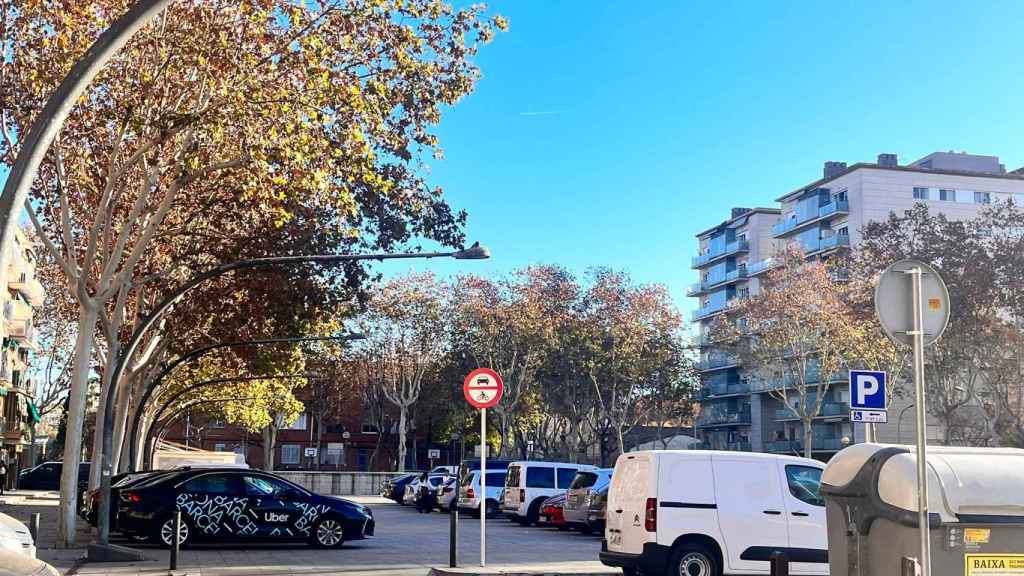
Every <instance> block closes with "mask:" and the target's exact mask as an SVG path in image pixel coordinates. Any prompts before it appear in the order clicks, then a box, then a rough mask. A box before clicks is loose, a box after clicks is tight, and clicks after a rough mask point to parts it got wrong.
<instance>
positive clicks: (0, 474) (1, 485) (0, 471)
mask: <svg viewBox="0 0 1024 576" xmlns="http://www.w3.org/2000/svg"><path fill="white" fill-rule="evenodd" d="M6 489H7V455H6V454H4V453H3V452H0V496H3V495H4V490H6Z"/></svg>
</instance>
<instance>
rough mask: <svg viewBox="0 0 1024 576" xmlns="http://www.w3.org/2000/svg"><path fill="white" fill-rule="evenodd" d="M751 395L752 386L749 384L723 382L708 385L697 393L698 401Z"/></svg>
mask: <svg viewBox="0 0 1024 576" xmlns="http://www.w3.org/2000/svg"><path fill="white" fill-rule="evenodd" d="M747 394H750V384H749V383H747V382H723V383H715V384H707V385H705V386H704V387H703V388H701V389H700V391H699V392H698V393H697V399H698V400H701V401H704V400H710V399H712V398H720V397H723V396H745V395H747Z"/></svg>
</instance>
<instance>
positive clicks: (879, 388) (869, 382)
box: [850, 370, 886, 410]
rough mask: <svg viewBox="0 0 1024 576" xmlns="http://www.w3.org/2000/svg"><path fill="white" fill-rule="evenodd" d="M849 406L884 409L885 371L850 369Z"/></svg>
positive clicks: (862, 408) (853, 407) (863, 408)
mask: <svg viewBox="0 0 1024 576" xmlns="http://www.w3.org/2000/svg"><path fill="white" fill-rule="evenodd" d="M850 408H852V409H860V410H885V408H886V403H885V372H880V371H874V370H850Z"/></svg>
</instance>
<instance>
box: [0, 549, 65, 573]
mask: <svg viewBox="0 0 1024 576" xmlns="http://www.w3.org/2000/svg"><path fill="white" fill-rule="evenodd" d="M0 576H60V572H58V571H57V569H56V568H54V567H53V566H50V565H49V564H47V563H46V562H43V561H42V560H36V559H35V558H29V557H28V556H26V555H24V554H21V553H20V552H11V551H10V550H6V549H4V548H0Z"/></svg>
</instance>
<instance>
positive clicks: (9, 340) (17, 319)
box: [0, 230, 45, 482]
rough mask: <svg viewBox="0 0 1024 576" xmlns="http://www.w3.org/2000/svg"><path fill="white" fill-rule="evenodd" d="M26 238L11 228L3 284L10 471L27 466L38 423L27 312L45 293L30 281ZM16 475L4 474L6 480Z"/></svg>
mask: <svg viewBox="0 0 1024 576" xmlns="http://www.w3.org/2000/svg"><path fill="white" fill-rule="evenodd" d="M33 249H34V247H33V245H32V243H31V242H30V241H29V240H28V238H27V237H26V236H25V235H24V234H23V233H22V231H21V230H17V231H16V233H15V237H14V244H13V246H12V249H11V254H9V255H8V267H9V269H8V283H7V290H5V291H4V292H3V318H4V331H3V333H4V334H5V337H4V339H3V350H2V353H0V442H2V444H0V450H2V451H3V454H2V456H3V457H4V458H6V461H7V463H8V467H9V468H13V469H14V471H15V472H16V471H17V470H18V469H19V468H21V467H24V466H29V465H31V464H32V463H31V462H30V461H29V460H30V456H29V454H30V452H31V450H30V449H29V447H30V444H31V440H30V434H29V426H31V425H33V424H35V423H36V422H38V420H39V412H38V410H36V407H35V404H34V403H33V400H34V394H35V389H34V385H33V383H32V380H31V378H30V377H29V376H28V373H29V364H30V362H31V354H32V351H34V350H35V349H36V334H35V328H34V327H33V325H32V318H33V311H34V309H35V308H36V307H38V306H40V305H42V303H43V298H44V296H45V294H44V293H43V287H42V285H41V284H40V283H39V280H37V279H36V277H35V254H34V252H33ZM16 477H17V474H16V473H15V474H8V476H7V478H8V482H12V481H13V479H14V478H16Z"/></svg>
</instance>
